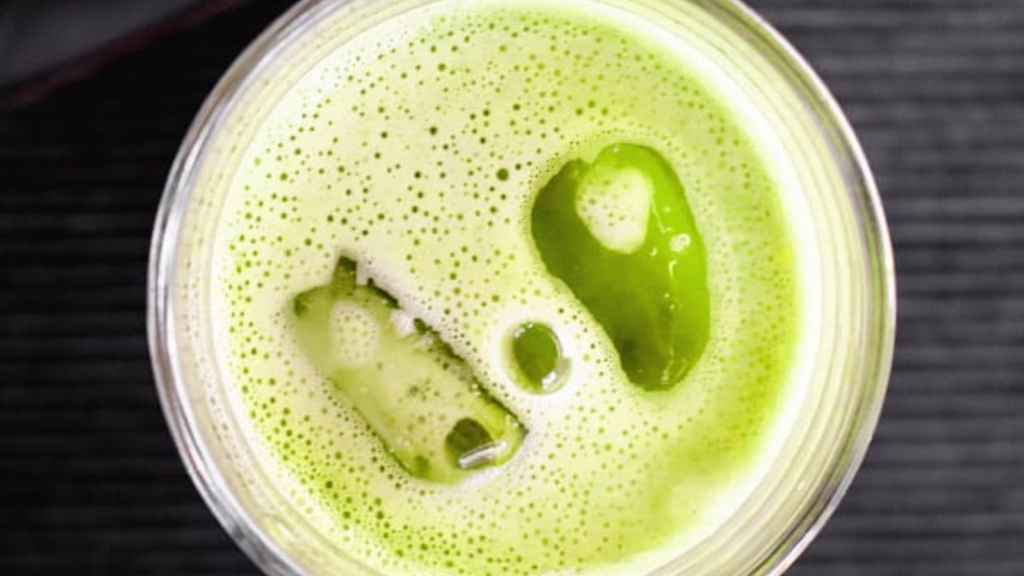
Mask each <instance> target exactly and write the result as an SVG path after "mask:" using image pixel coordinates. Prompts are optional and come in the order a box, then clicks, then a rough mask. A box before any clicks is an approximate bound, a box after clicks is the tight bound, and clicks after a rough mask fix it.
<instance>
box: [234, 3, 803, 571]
mask: <svg viewBox="0 0 1024 576" xmlns="http://www.w3.org/2000/svg"><path fill="white" fill-rule="evenodd" d="M655 31H656V29H654V28H651V27H650V25H648V24H644V23H642V22H640V21H638V20H636V19H635V18H632V17H628V16H627V15H625V14H620V13H614V14H612V13H611V12H609V11H608V10H604V9H600V10H599V9H596V8H595V7H594V6H592V5H590V4H589V3H586V2H578V3H577V2H570V3H560V4H559V5H558V6H557V7H556V6H552V5H550V4H549V3H542V2H503V3H492V2H463V1H445V2H439V3H437V4H434V5H432V6H430V7H429V8H426V9H420V10H417V11H414V12H410V13H406V14H403V15H400V16H397V17H396V18H394V19H392V20H390V21H388V22H386V23H384V24H380V25H378V26H377V27H375V28H373V29H371V30H370V31H368V32H366V33H364V34H362V35H360V36H358V37H356V38H355V39H354V40H352V41H350V42H349V43H347V44H346V45H345V46H342V47H340V48H339V49H338V50H336V51H334V52H332V53H330V54H329V55H328V56H327V57H325V58H324V59H323V61H321V62H319V63H318V64H317V65H316V66H314V67H313V68H312V69H311V70H310V71H309V72H308V73H307V74H305V76H304V77H303V78H302V80H301V81H300V82H298V83H297V84H296V85H295V86H294V87H291V88H289V90H287V91H286V93H285V94H284V96H283V98H282V99H281V100H280V101H279V102H278V103H277V104H276V105H275V106H274V107H273V109H272V111H271V112H270V114H269V116H268V117H267V118H266V120H265V121H264V122H263V125H262V127H261V128H260V129H259V130H258V132H257V134H256V136H255V138H254V139H253V140H252V141H251V142H243V143H239V144H240V145H241V146H243V147H244V149H245V152H244V154H243V155H242V161H241V163H240V164H239V165H238V167H237V169H236V170H235V173H234V177H233V179H232V181H231V182H230V184H229V186H228V190H227V192H226V194H227V196H226V201H225V202H226V203H225V210H224V220H223V222H222V224H221V225H220V230H219V233H218V239H217V243H218V244H217V251H218V262H219V263H220V265H219V269H218V270H217V271H216V272H215V275H214V284H215V287H216V290H217V292H218V293H219V294H222V298H223V302H222V304H223V305H222V306H220V307H219V308H218V309H219V310H221V312H220V317H219V318H216V319H215V321H216V322H218V323H220V324H221V325H222V327H223V332H224V333H225V334H226V342H227V346H226V347H225V351H224V354H225V355H226V365H227V366H228V367H229V369H230V372H231V374H232V377H233V379H234V381H233V390H234V393H235V394H236V395H237V397H238V399H239V401H240V402H239V404H240V405H241V406H244V408H245V411H246V415H247V416H248V418H249V420H250V421H251V424H252V426H251V428H252V430H253V431H254V434H255V438H254V439H253V441H255V442H259V443H261V444H263V445H264V446H265V447H266V454H267V459H268V460H267V462H266V463H265V464H264V465H265V466H267V467H268V468H269V469H270V470H271V471H272V473H273V474H276V475H278V476H279V477H280V478H282V486H293V487H294V488H292V489H291V493H290V496H291V497H292V498H294V500H295V501H296V502H298V503H301V504H300V507H302V508H304V509H308V510H309V512H310V517H311V518H313V519H314V521H315V522H316V523H317V525H318V527H319V528H320V529H321V530H322V531H323V532H324V533H325V534H326V535H327V537H328V538H331V539H333V540H334V541H335V542H336V543H337V545H338V546H339V547H341V548H342V549H344V550H346V551H347V552H349V553H350V554H352V555H353V556H355V557H356V558H359V559H360V560H361V561H362V562H365V563H366V564H367V565H369V566H372V567H375V568H378V569H381V570H383V571H385V572H388V573H398V574H435V573H436V574H467V575H474V576H477V575H500V574H509V575H512V574H515V575H521V574H541V573H550V572H556V571H563V570H564V571H574V570H579V571H584V572H586V571H593V572H594V573H618V572H617V571H620V570H621V571H628V570H629V569H632V568H633V567H636V566H641V565H642V566H647V565H651V564H656V563H658V562H661V561H663V560H665V559H666V558H667V557H670V556H671V555H672V554H673V553H674V550H676V549H677V548H679V547H681V546H685V545H687V543H689V542H692V540H693V539H694V538H697V537H699V536H700V534H703V533H705V532H706V531H707V530H712V529H714V526H715V525H716V524H717V523H718V522H719V521H720V520H721V517H722V516H723V515H725V514H728V513H730V512H731V511H733V510H734V509H735V508H736V506H738V505H739V502H740V501H741V500H742V498H743V497H744V495H745V494H746V493H747V491H748V490H749V488H750V486H751V485H752V483H756V481H757V477H758V474H760V473H762V472H763V470H762V469H761V468H759V464H758V462H759V460H758V459H759V455H760V454H761V453H762V450H763V449H764V447H765V446H766V445H767V444H768V440H769V437H770V436H771V435H772V434H775V433H776V428H777V426H776V424H777V422H779V421H780V418H781V415H780V414H781V411H782V410H783V409H784V407H785V405H786V402H785V399H786V397H787V394H789V392H790V389H789V376H790V370H791V367H792V364H793V362H794V351H795V349H796V346H797V341H798V337H799V336H800V334H799V326H800V323H801V320H800V311H799V309H798V306H797V303H796V300H797V299H796V291H797V272H798V271H797V262H798V258H797V254H796V253H795V247H794V244H793V240H792V238H791V236H790V233H789V231H788V229H789V222H788V220H787V216H786V212H785V209H784V208H785V207H784V206H783V204H782V200H781V195H780V191H779V188H778V184H777V182H776V178H775V176H774V175H773V174H774V173H773V169H772V167H771V166H770V165H769V164H768V163H767V161H766V160H765V158H766V157H767V155H766V154H764V153H763V152H762V151H761V148H760V144H759V143H758V142H757V140H756V138H754V137H753V136H752V132H751V130H750V128H749V127H748V126H746V125H744V123H743V122H741V121H740V117H741V115H740V114H739V113H738V112H737V111H736V110H737V109H736V107H737V106H741V105H742V104H741V103H740V104H738V103H735V102H732V101H730V100H729V98H727V97H725V96H724V95H725V94H727V91H726V90H724V89H721V88H720V87H719V86H718V85H717V84H716V83H717V82H718V80H717V79H713V78H710V77H709V76H707V75H706V74H705V73H704V72H703V68H702V67H701V66H700V65H698V63H696V62H695V61H694V60H693V58H694V56H693V55H692V54H690V53H689V52H688V51H686V50H685V49H684V47H682V44H681V43H682V42H684V40H679V39H673V38H671V37H667V36H665V35H663V34H658V33H655ZM619 143H630V144H633V145H636V146H637V147H638V148H637V149H641V147H642V149H645V150H651V151H655V152H656V155H657V157H658V159H659V160H658V161H659V162H664V163H665V164H666V165H667V166H670V167H671V171H672V173H673V174H674V176H675V177H676V178H678V181H679V184H680V186H681V188H682V189H683V190H685V203H686V204H688V208H689V210H690V211H691V212H692V217H693V220H692V223H690V224H688V226H695V227H696V229H699V238H700V239H701V240H702V248H703V250H704V251H705V253H706V254H705V255H704V258H703V259H702V260H701V262H702V263H703V264H704V266H706V278H705V279H702V280H701V281H702V282H706V294H704V293H701V294H704V295H698V296H696V297H695V298H697V299H696V300H694V301H701V299H702V298H703V299H704V302H705V304H704V306H705V307H706V308H705V310H704V312H706V319H705V320H700V318H698V319H697V320H696V322H697V324H700V322H702V321H703V322H705V324H706V325H705V326H704V327H703V328H698V329H699V330H704V331H706V336H705V337H703V338H698V340H699V342H697V343H696V344H695V343H692V342H690V343H686V342H682V343H680V344H678V346H675V347H673V350H676V351H677V352H678V354H677V353H676V352H672V353H669V354H667V356H666V358H667V359H666V360H664V362H663V365H664V366H670V367H672V374H673V376H672V377H670V378H669V379H668V380H667V381H662V380H660V379H659V378H654V379H652V380H647V379H646V378H647V377H646V376H636V375H635V374H630V373H629V371H630V368H629V366H628V365H627V362H626V361H624V360H623V359H622V354H621V352H622V346H621V345H619V343H618V342H617V341H616V340H617V339H616V336H615V334H614V333H613V332H614V331H613V330H611V329H608V328H607V326H605V325H604V324H603V323H602V322H601V321H600V319H597V320H595V317H594V316H595V315H594V314H593V310H591V309H589V308H588V305H587V303H586V302H583V301H581V300H582V298H581V297H580V296H579V295H578V294H576V293H575V292H574V289H573V287H572V286H571V284H572V283H573V282H572V281H571V280H566V279H565V278H564V277H563V276H564V275H559V274H558V273H556V272H553V271H552V270H551V269H550V266H549V265H547V264H546V263H545V261H544V254H543V253H544V252H545V250H546V249H545V248H544V247H542V246H539V245H538V243H535V237H534V234H532V233H531V211H532V208H533V206H534V205H535V202H536V201H537V199H538V197H539V194H540V193H541V191H542V190H543V189H544V188H545V186H547V185H548V184H549V183H551V182H553V181H555V180H557V176H558V175H559V173H560V171H562V169H563V167H565V166H566V165H569V164H571V163H573V162H580V163H582V164H581V165H584V164H585V165H590V166H593V165H595V164H597V165H600V163H601V160H600V154H601V151H602V150H605V149H606V148H608V147H609V146H612V145H615V144H619ZM580 210H581V214H582V213H586V211H587V208H583V209H580ZM624 212H628V213H629V214H634V213H636V214H641V215H643V214H644V211H643V210H642V209H641V210H634V211H632V212H630V210H628V209H626V208H624ZM608 214H611V215H612V216H613V217H617V216H616V214H615V210H614V209H612V210H610V211H609V209H607V207H602V206H601V205H600V203H596V204H594V205H593V210H592V211H591V212H589V213H586V214H583V215H586V216H587V217H588V218H590V219H591V220H590V221H591V222H592V221H593V219H594V218H598V219H599V218H601V217H602V215H604V216H603V217H608ZM629 214H627V215H626V216H623V218H625V220H623V221H622V222H619V221H618V220H615V221H614V222H611V223H610V224H609V225H608V230H611V232H610V234H612V236H613V237H614V238H613V240H612V242H613V243H615V242H621V243H622V246H626V247H628V246H630V245H631V244H630V243H631V242H632V243H633V244H635V243H636V241H637V238H636V237H635V236H636V234H635V231H634V232H631V231H630V230H631V228H630V224H629V222H628V216H629ZM634 215H635V214H634ZM620 216H621V215H620ZM581 217H582V216H581ZM613 220H614V218H613ZM616 222H618V223H616ZM623 222H624V223H623ZM620 224H622V225H621V226H620ZM634 228H635V227H634ZM694 232H695V230H694ZM695 237H696V236H695ZM640 241H641V242H643V238H640ZM342 255H346V256H348V257H351V258H352V259H353V260H355V261H358V262H359V264H360V267H362V266H364V265H365V266H366V268H367V269H369V270H373V280H374V282H376V283H378V284H379V285H381V286H386V287H387V288H388V292H389V294H390V295H391V296H392V297H394V299H396V300H397V301H398V302H399V303H400V304H401V308H402V311H403V314H405V315H406V316H407V317H405V318H404V319H403V318H401V317H400V318H397V319H396V320H395V321H396V322H397V323H398V324H396V325H397V326H401V323H402V322H403V321H408V322H411V323H413V324H415V322H414V321H413V320H412V319H413V318H416V319H418V321H419V322H422V323H424V325H426V326H429V327H430V328H431V330H433V331H435V332H436V334H437V335H438V337H439V338H440V339H441V340H443V342H444V343H445V344H446V346H449V347H450V349H451V352H452V354H453V355H454V356H457V357H458V358H459V359H460V362H464V363H465V365H466V366H467V368H468V370H470V371H471V372H472V373H473V374H474V378H475V379H476V381H478V382H479V385H480V386H481V387H482V388H483V389H485V390H486V394H487V396H488V397H489V398H491V397H493V399H494V402H495V403H496V405H498V404H500V405H501V406H504V407H506V408H507V409H508V411H509V412H510V413H511V414H514V415H515V416H516V418H517V419H518V420H519V421H520V422H521V424H522V427H523V429H524V430H528V431H529V433H528V434H527V435H526V437H525V439H524V440H523V442H522V444H521V445H520V446H519V448H518V452H517V453H516V454H515V455H514V456H512V457H511V459H508V460H507V461H502V463H501V465H500V466H492V467H486V468H481V469H479V470H477V471H475V472H473V474H471V475H469V476H467V477H466V478H465V479H463V480H462V481H459V482H447V481H445V482H431V481H430V480H429V479H424V478H421V477H417V476H416V475H415V474H410V473H409V470H410V469H413V468H415V464H414V463H413V464H410V463H408V462H406V463H404V465H403V462H400V461H398V460H396V458H395V457H393V456H392V454H389V452H388V450H387V449H386V447H385V445H384V444H383V443H382V442H381V440H380V434H381V433H380V430H379V429H376V430H375V428H374V427H373V426H372V425H369V424H368V423H367V421H366V419H365V418H364V417H363V415H361V414H360V412H359V410H358V409H357V408H356V407H354V406H353V404H352V403H351V402H350V401H349V400H348V399H346V397H345V396H344V395H340V394H338V386H337V385H336V383H334V382H332V379H331V377H330V375H326V374H325V373H324V372H323V371H322V370H321V369H322V366H319V367H318V366H317V362H315V361H311V360H310V357H309V355H308V354H306V353H304V351H303V345H302V343H301V342H299V341H297V339H296V334H295V330H294V324H293V323H294V318H293V316H292V314H291V313H290V312H289V310H290V308H289V303H290V302H292V301H293V299H294V298H295V296H296V295H298V294H302V293H305V292H306V291H308V290H310V289H312V288H314V287H318V286H327V285H329V284H330V283H331V279H332V274H334V272H335V266H336V264H337V263H338V261H339V256H342ZM612 277H613V275H612V276H609V278H612ZM362 280H363V282H362V283H365V279H362ZM701 281H698V282H695V283H691V284H689V285H688V284H686V283H685V282H684V283H683V285H681V287H680V288H679V290H683V291H685V289H686V288H687V286H690V287H691V288H697V287H699V284H700V282H701ZM631 289H634V288H631ZM635 289H636V290H639V289H640V288H635ZM673 289H675V288H673ZM698 292H699V290H698ZM628 305H629V302H624V303H623V307H624V308H623V310H626V311H628ZM353 314H355V315H354V316H353V318H355V317H357V316H358V314H356V313H353ZM655 315H657V313H655ZM698 316H701V317H705V316H702V315H698ZM687 322H689V321H687ZM684 324H685V322H684ZM526 325H537V326H544V327H546V329H550V330H551V331H552V333H553V334H556V335H557V351H558V352H557V353H558V354H561V355H563V356H564V358H565V363H564V364H557V365H558V366H560V367H568V369H567V370H566V371H564V372H563V371H562V370H561V368H560V369H559V370H560V371H559V373H558V384H557V386H556V387H554V388H552V389H551V390H549V391H546V393H544V394H538V393H536V392H537V390H531V389H529V386H526V387H524V385H523V383H522V381H521V378H519V376H522V374H519V375H517V374H516V372H515V371H514V370H510V369H509V368H510V361H509V354H510V344H509V337H510V336H509V335H510V334H515V333H516V331H517V329H519V328H521V327H523V326H526ZM367 326H370V327H369V328H367V330H369V331H370V332H372V331H373V328H372V324H367ZM666 329H669V328H666ZM368 334H369V332H368ZM367 338H370V336H367ZM542 344H543V342H542ZM537 345H538V346H540V345H541V344H537ZM356 347H357V348H358V346H356ZM356 352H358V350H356V351H355V352H353V353H356ZM542 364H544V366H541V367H540V368H537V367H527V368H525V369H523V370H521V371H525V372H527V373H528V374H527V376H528V377H530V378H534V379H537V378H541V379H542V378H543V377H544V376H545V374H543V373H544V372H545V370H546V369H548V368H550V366H548V367H547V368H545V366H547V365H548V364H550V365H551V366H555V365H556V362H555V360H551V361H550V362H548V361H545V362H544V363H542ZM662 372H663V371H662ZM684 374H685V377H683V375H684ZM644 382H652V384H650V385H640V386H638V385H637V383H640V384H644ZM666 382H667V383H669V384H671V385H665V383H666ZM466 436H467V435H466V434H463V435H462V436H460V437H459V438H461V439H463V440H464V439H465V438H463V437H466ZM410 462H414V461H413V460H410ZM457 477H458V478H462V476H458V475H457ZM445 478H448V476H445ZM285 479H287V481H285Z"/></svg>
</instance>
